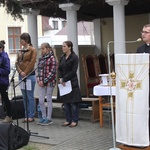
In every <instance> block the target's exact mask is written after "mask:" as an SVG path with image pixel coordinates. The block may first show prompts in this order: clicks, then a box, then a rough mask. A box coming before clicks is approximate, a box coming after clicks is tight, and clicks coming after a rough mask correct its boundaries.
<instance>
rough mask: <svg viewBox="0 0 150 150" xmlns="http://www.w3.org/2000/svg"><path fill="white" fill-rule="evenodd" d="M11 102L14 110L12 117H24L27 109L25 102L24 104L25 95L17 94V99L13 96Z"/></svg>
mask: <svg viewBox="0 0 150 150" xmlns="http://www.w3.org/2000/svg"><path fill="white" fill-rule="evenodd" d="M10 103H11V110H12V118H13V119H17V118H18V119H20V118H24V117H25V109H24V104H23V97H22V96H17V97H16V99H15V98H12V100H11V101H10Z"/></svg>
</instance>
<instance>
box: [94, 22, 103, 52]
mask: <svg viewBox="0 0 150 150" xmlns="http://www.w3.org/2000/svg"><path fill="white" fill-rule="evenodd" d="M93 23H94V40H95V54H97V55H99V54H100V53H101V52H102V50H101V20H100V19H94V20H93Z"/></svg>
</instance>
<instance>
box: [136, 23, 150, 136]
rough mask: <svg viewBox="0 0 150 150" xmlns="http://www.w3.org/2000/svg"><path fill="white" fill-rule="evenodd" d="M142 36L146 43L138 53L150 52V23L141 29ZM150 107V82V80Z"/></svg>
mask: <svg viewBox="0 0 150 150" xmlns="http://www.w3.org/2000/svg"><path fill="white" fill-rule="evenodd" d="M141 36H142V40H143V41H144V42H145V44H143V45H142V46H140V47H139V48H138V49H137V53H150V24H147V25H144V26H143V29H142V31H141ZM149 73H150V71H149ZM149 81H150V76H149ZM149 108H150V82H149ZM149 117H150V112H149ZM149 126H150V119H149ZM149 136H150V127H149Z"/></svg>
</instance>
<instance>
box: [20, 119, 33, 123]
mask: <svg viewBox="0 0 150 150" xmlns="http://www.w3.org/2000/svg"><path fill="white" fill-rule="evenodd" d="M27 121H28V122H33V121H34V118H28V120H27V118H25V119H24V120H23V121H22V123H26V122H27Z"/></svg>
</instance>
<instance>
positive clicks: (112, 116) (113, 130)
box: [107, 41, 121, 150]
mask: <svg viewBox="0 0 150 150" xmlns="http://www.w3.org/2000/svg"><path fill="white" fill-rule="evenodd" d="M110 43H113V41H110V42H108V44H107V57H108V73H109V86H110V104H111V118H112V134H113V148H110V149H109V150H121V149H120V148H116V138H115V123H114V107H113V97H112V80H111V75H110V73H111V68H110V47H109V45H110Z"/></svg>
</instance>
